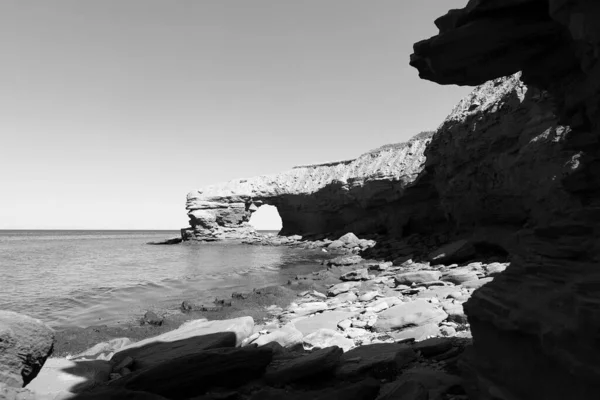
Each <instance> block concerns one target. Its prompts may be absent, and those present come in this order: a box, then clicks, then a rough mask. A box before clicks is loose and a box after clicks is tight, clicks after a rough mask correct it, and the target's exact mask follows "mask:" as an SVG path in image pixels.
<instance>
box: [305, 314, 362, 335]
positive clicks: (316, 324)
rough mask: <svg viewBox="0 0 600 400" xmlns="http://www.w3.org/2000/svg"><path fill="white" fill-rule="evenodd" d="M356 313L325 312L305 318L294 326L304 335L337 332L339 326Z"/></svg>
mask: <svg viewBox="0 0 600 400" xmlns="http://www.w3.org/2000/svg"><path fill="white" fill-rule="evenodd" d="M355 315H356V313H353V312H346V311H325V312H324V313H321V314H316V315H314V316H312V317H307V318H303V319H300V320H297V321H295V322H294V326H295V327H296V329H298V330H299V331H300V332H302V334H303V335H308V334H310V333H312V332H315V331H318V330H319V329H323V328H324V329H331V330H335V329H336V327H337V324H338V323H339V322H340V321H343V320H345V319H348V318H352V317H353V316H355Z"/></svg>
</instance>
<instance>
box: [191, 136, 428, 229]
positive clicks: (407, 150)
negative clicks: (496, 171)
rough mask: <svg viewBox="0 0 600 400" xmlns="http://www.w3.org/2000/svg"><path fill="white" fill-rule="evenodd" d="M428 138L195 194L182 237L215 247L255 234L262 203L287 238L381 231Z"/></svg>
mask: <svg viewBox="0 0 600 400" xmlns="http://www.w3.org/2000/svg"><path fill="white" fill-rule="evenodd" d="M431 135H432V133H430V132H425V133H422V134H419V135H417V136H415V137H413V138H412V139H411V140H409V141H408V142H406V143H401V144H397V145H391V146H384V147H382V148H379V149H375V150H373V151H370V152H368V153H365V154H363V155H361V156H360V157H358V158H357V159H355V160H349V161H341V162H334V163H327V164H320V165H310V166H300V167H295V168H293V169H291V170H289V171H286V172H283V173H280V174H276V175H265V176H258V177H253V178H248V179H240V180H234V181H230V182H227V183H223V184H219V185H213V186H207V187H204V188H202V189H199V190H196V191H193V192H190V193H189V194H188V196H187V204H186V208H187V209H188V210H189V212H188V216H189V217H190V226H191V229H189V230H187V231H185V232H184V237H186V238H188V239H197V240H214V239H223V238H240V237H244V236H246V235H251V234H252V232H253V229H252V228H251V226H250V225H249V224H248V221H249V219H250V216H251V214H252V213H253V212H254V211H256V210H257V209H258V207H259V206H260V205H262V204H270V205H274V206H276V207H277V209H278V211H279V214H280V216H281V218H282V222H283V229H282V234H286V235H293V234H299V235H310V234H319V233H329V232H332V233H333V232H340V231H343V230H345V231H347V230H356V231H359V232H369V231H377V230H378V229H380V228H381V226H385V215H383V214H382V215H379V213H378V211H377V208H378V207H381V206H382V205H385V204H388V203H390V202H393V201H395V200H397V199H398V198H400V197H401V195H402V193H403V191H404V188H405V187H406V185H407V184H409V183H410V182H412V181H414V179H415V178H416V177H417V175H418V174H419V172H420V171H421V169H422V165H423V162H424V161H425V158H424V156H423V152H424V150H425V148H426V146H427V143H429V141H430V140H431ZM342 233H345V232H342ZM338 236H339V235H338Z"/></svg>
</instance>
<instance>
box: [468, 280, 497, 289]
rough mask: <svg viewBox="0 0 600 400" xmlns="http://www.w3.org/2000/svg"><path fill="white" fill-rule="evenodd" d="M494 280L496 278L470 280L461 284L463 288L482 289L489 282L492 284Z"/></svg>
mask: <svg viewBox="0 0 600 400" xmlns="http://www.w3.org/2000/svg"><path fill="white" fill-rule="evenodd" d="M493 280H494V278H482V279H473V280H470V281H467V282H463V283H462V284H461V286H462V287H464V288H468V289H479V288H480V287H482V286H483V285H485V284H486V283H489V282H491V281H493Z"/></svg>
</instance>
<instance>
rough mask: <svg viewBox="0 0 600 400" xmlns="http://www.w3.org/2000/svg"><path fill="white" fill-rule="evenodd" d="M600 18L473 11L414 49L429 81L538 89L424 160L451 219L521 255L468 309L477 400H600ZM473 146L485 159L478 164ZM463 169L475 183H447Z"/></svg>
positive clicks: (569, 3)
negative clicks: (490, 233) (491, 233)
mask: <svg viewBox="0 0 600 400" xmlns="http://www.w3.org/2000/svg"><path fill="white" fill-rule="evenodd" d="M599 20H600V3H598V2H594V1H577V0H539V1H538V0H529V1H527V0H519V1H516V0H515V1H494V0H490V1H484V0H479V1H475V0H472V1H470V2H469V3H468V5H467V6H466V7H465V8H464V9H462V10H452V11H450V12H449V13H448V14H447V15H446V16H444V17H441V18H439V19H438V20H437V21H436V25H437V26H438V27H439V29H440V33H439V34H438V35H437V36H435V37H433V38H431V39H429V40H425V41H422V42H419V43H417V44H415V54H413V55H412V57H411V64H412V65H413V66H414V67H416V68H417V69H418V70H419V73H420V76H421V77H422V78H425V79H429V80H432V81H435V82H438V83H442V84H468V85H472V84H480V83H482V82H484V81H486V80H488V79H494V78H497V77H500V76H503V75H507V74H511V73H514V72H516V71H522V79H523V81H524V82H525V83H526V84H527V85H529V87H528V88H527V87H525V86H523V90H522V91H521V95H518V94H519V91H517V92H515V95H518V96H516V97H514V99H513V100H512V101H509V102H506V103H505V104H503V105H502V107H501V108H499V109H487V110H478V109H477V107H474V109H473V111H474V112H473V115H472V116H471V117H469V118H467V119H466V120H465V123H466V124H464V125H463V128H459V127H458V125H457V126H454V128H453V126H452V125H449V126H448V128H449V130H448V133H451V134H450V135H443V134H442V133H441V132H438V135H436V136H435V137H434V139H433V141H432V146H431V148H430V150H429V151H428V152H427V158H428V162H427V163H428V167H426V170H427V169H429V171H430V172H431V173H433V174H434V175H435V176H436V177H437V178H434V181H435V182H436V187H437V188H438V191H439V193H440V198H441V204H440V205H441V206H442V207H443V211H444V213H445V214H446V215H447V216H448V218H449V219H452V220H453V221H455V222H456V225H457V226H463V227H464V226H472V225H489V224H492V223H493V224H495V225H503V227H504V228H506V227H507V225H508V228H509V229H504V230H502V231H501V232H504V234H501V235H496V238H498V237H500V236H501V237H502V239H501V240H502V241H503V242H505V244H506V245H507V246H508V245H510V251H511V253H512V254H513V262H512V264H511V266H510V267H509V268H508V269H507V270H506V271H505V272H504V273H502V274H500V275H499V276H498V277H497V278H496V279H495V280H494V281H493V282H492V283H490V284H488V285H485V286H483V287H482V288H481V289H479V290H477V291H476V292H475V293H474V295H473V296H472V298H471V299H470V300H469V301H468V302H467V303H466V304H465V310H466V312H467V315H468V317H469V321H470V323H471V327H472V332H473V336H474V349H473V350H474V351H473V353H472V356H471V357H470V358H469V359H468V360H466V362H465V367H466V369H467V370H469V371H470V372H471V373H472V374H473V377H474V380H473V382H474V384H473V387H472V390H473V398H481V399H492V398H493V399H505V398H506V399H508V398H510V399H532V398H539V399H564V398H569V399H588V398H597V397H599V396H600V383H599V382H600V369H599V368H598V363H597V361H596V360H598V359H600V346H598V338H597V334H596V332H598V330H599V329H600V318H599V315H600V312H599V305H600V295H599V293H600V292H598V290H596V289H597V286H598V285H597V282H598V277H599V276H600V273H599V270H598V260H599V259H600V236H599V235H598V234H599V230H600V229H599V224H598V221H599V218H598V217H599V216H600V213H599V211H600V191H599V188H600V185H599V183H600V181H599V179H600V178H599V177H600V173H599V172H600V141H599V140H598V139H599V133H600V131H599V129H600V110H599V107H600V106H599V105H600V63H599V62H598V59H599V57H600V24H598V21H599ZM496 82H500V81H496ZM524 104H530V106H531V107H532V108H530V111H529V112H527V110H524V109H521V110H520V111H519V108H522V106H523V105H524ZM511 107H512V111H511V110H510V108H511ZM515 107H516V108H515ZM499 114H500V115H502V114H504V115H505V116H504V118H503V120H497V119H496V118H495V116H497V115H499ZM557 123H560V124H563V125H564V126H562V127H561V126H560V125H556V124H557ZM543 125H547V129H546V130H543V131H537V132H536V130H537V129H538V128H536V126H537V127H541V126H543ZM468 127H471V128H472V130H471V137H469V133H468V132H467V130H466V129H465V128H468ZM482 136H484V137H488V138H489V142H488V147H487V148H484V147H482V144H483V143H482ZM444 138H446V139H444ZM444 142H446V143H444ZM434 145H436V146H437V147H434ZM469 147H470V148H471V149H473V148H475V149H481V153H480V156H481V157H480V162H479V163H477V164H475V163H473V162H472V160H473V157H477V155H475V156H473V154H466V152H465V151H464V150H465V148H469ZM494 149H498V150H499V151H498V152H497V154H498V157H489V154H490V152H492V151H494ZM471 153H472V152H471ZM476 154H477V153H476ZM436 160H438V161H437V162H436ZM436 164H437V165H436ZM444 164H445V165H446V167H452V166H453V165H454V167H453V168H445V167H444ZM494 164H495V165H494ZM461 165H463V166H464V167H461ZM475 166H477V168H478V169H477V170H475V169H474V168H475ZM481 166H483V167H484V168H483V170H482V169H480V167H481ZM457 169H458V170H460V169H463V171H464V172H466V171H469V170H470V172H471V173H470V174H466V173H459V174H458V176H456V175H455V176H452V175H449V174H448V172H450V171H457ZM465 201H466V204H465ZM467 206H468V207H467ZM467 210H469V211H467ZM515 228H516V229H515ZM525 376H527V377H528V378H527V379H524V378H523V377H525Z"/></svg>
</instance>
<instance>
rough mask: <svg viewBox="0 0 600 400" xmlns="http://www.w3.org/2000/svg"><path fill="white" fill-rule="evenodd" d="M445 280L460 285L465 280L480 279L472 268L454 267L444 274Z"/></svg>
mask: <svg viewBox="0 0 600 400" xmlns="http://www.w3.org/2000/svg"><path fill="white" fill-rule="evenodd" d="M441 279H442V280H443V281H448V282H452V283H454V284H456V285H460V284H461V283H463V282H467V281H471V280H476V279H479V276H478V275H477V272H476V271H473V270H472V269H471V268H468V267H464V268H453V269H451V270H448V271H446V272H444V273H443V274H442V278H441Z"/></svg>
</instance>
